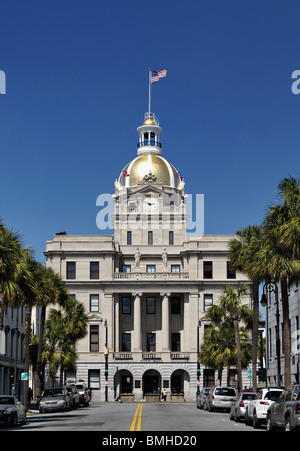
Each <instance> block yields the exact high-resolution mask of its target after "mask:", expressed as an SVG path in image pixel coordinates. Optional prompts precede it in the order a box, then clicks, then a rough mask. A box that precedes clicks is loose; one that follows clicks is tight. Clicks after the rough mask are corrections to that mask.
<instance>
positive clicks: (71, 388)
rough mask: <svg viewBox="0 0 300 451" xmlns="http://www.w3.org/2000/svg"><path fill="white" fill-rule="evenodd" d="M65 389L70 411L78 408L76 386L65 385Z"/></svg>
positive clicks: (78, 401) (78, 396)
mask: <svg viewBox="0 0 300 451" xmlns="http://www.w3.org/2000/svg"><path fill="white" fill-rule="evenodd" d="M65 389H66V390H67V392H68V393H69V396H70V404H71V409H75V408H78V407H80V395H79V392H78V389H77V387H76V385H66V386H65Z"/></svg>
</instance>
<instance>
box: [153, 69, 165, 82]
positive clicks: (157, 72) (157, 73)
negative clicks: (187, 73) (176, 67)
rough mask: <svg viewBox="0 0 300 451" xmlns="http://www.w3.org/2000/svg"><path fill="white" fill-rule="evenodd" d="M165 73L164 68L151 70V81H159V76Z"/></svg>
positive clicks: (163, 75) (162, 76)
mask: <svg viewBox="0 0 300 451" xmlns="http://www.w3.org/2000/svg"><path fill="white" fill-rule="evenodd" d="M166 75H167V71H166V69H162V70H152V71H151V83H155V82H156V81H159V79H160V78H164V77H166Z"/></svg>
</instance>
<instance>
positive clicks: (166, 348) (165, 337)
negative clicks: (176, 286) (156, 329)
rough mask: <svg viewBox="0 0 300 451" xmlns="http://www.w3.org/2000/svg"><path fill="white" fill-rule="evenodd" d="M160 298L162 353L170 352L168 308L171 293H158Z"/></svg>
mask: <svg viewBox="0 0 300 451" xmlns="http://www.w3.org/2000/svg"><path fill="white" fill-rule="evenodd" d="M160 295H161V297H162V351H163V352H170V306H169V297H170V296H171V293H160Z"/></svg>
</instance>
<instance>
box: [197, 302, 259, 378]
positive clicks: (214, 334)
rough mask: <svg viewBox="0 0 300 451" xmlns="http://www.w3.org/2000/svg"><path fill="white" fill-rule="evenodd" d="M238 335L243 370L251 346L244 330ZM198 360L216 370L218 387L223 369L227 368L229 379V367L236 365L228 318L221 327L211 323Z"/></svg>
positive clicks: (231, 326)
mask: <svg viewBox="0 0 300 451" xmlns="http://www.w3.org/2000/svg"><path fill="white" fill-rule="evenodd" d="M212 309H213V307H212ZM211 317H212V318H213V317H214V313H213V311H211ZM209 318H210V312H209V311H208V313H207V316H206V319H209ZM239 333H240V337H241V348H242V366H243V368H244V367H247V365H248V363H249V361H250V359H251V357H250V356H251V344H250V342H249V337H248V335H247V333H246V331H245V329H244V328H240V331H239ZM199 360H200V362H201V363H203V364H204V365H206V366H208V367H210V368H212V369H215V370H218V379H219V381H220V385H221V383H222V373H223V370H224V368H225V367H227V368H228V371H227V373H228V377H229V374H230V372H229V369H230V367H231V365H237V350H236V345H235V335H234V329H233V324H232V321H231V320H230V318H226V319H225V320H224V322H223V323H222V324H221V325H220V323H217V324H216V323H214V322H212V324H211V326H210V327H209V328H208V330H207V331H206V333H205V335H204V342H203V345H202V346H201V351H200V353H199ZM228 383H229V381H227V384H228Z"/></svg>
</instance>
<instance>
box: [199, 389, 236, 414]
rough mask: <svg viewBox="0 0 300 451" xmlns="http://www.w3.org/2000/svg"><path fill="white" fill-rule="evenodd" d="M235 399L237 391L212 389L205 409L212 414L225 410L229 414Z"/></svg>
mask: <svg viewBox="0 0 300 451" xmlns="http://www.w3.org/2000/svg"><path fill="white" fill-rule="evenodd" d="M235 397H236V391H235V389H234V388H232V387H212V388H211V389H210V390H209V392H208V394H207V397H206V400H205V404H204V408H205V409H207V410H209V411H210V412H212V411H213V410H215V409H224V410H227V411H228V412H229V411H230V407H231V404H232V402H233V401H234V400H235Z"/></svg>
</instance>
